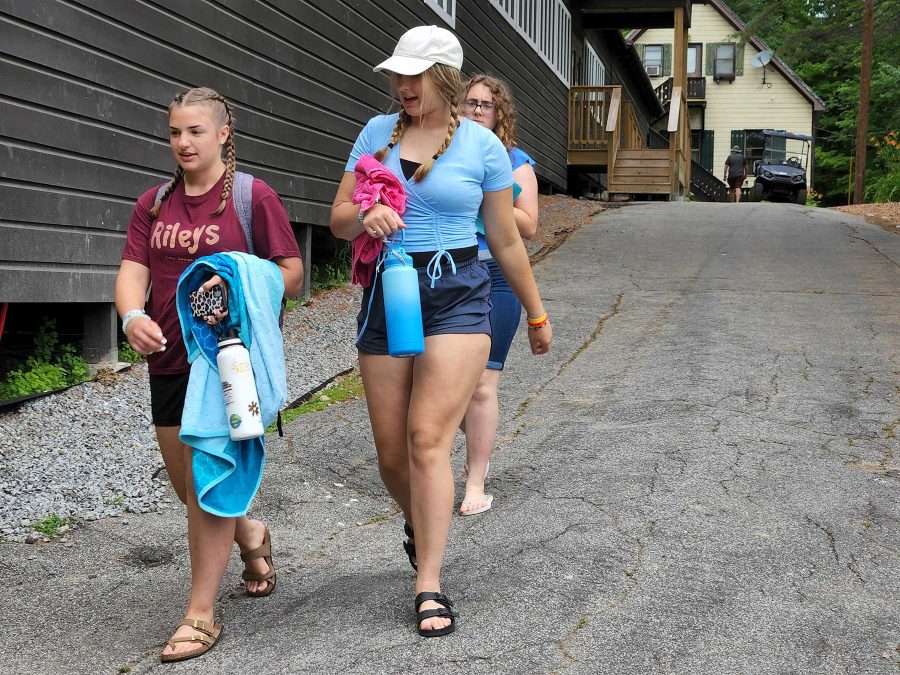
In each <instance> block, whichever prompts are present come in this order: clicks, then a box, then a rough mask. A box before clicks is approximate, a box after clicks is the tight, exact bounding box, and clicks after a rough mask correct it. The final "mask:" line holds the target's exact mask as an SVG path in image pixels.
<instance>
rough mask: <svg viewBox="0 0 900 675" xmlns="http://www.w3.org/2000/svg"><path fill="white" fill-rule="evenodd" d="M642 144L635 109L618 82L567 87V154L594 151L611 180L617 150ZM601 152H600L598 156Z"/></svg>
mask: <svg viewBox="0 0 900 675" xmlns="http://www.w3.org/2000/svg"><path fill="white" fill-rule="evenodd" d="M643 147H645V143H644V136H643V134H642V133H641V127H640V124H639V122H638V116H637V112H636V110H635V107H634V105H633V104H632V102H631V100H630V99H629V98H628V95H627V94H626V93H625V92H624V90H623V89H622V87H621V86H620V85H609V86H604V87H572V88H571V89H570V90H569V155H570V157H572V156H573V155H575V154H578V153H584V154H587V153H596V154H593V155H592V156H593V157H601V156H602V161H596V162H591V163H596V164H605V165H606V166H607V179H608V181H609V182H612V176H613V172H614V170H615V163H616V154H617V153H618V151H619V150H639V149H641V148H643ZM601 153H602V155H601Z"/></svg>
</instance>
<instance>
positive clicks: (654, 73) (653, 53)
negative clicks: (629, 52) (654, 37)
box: [644, 45, 663, 77]
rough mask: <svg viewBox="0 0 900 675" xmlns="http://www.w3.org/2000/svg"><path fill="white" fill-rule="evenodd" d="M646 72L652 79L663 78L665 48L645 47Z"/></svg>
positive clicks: (656, 46)
mask: <svg viewBox="0 0 900 675" xmlns="http://www.w3.org/2000/svg"><path fill="white" fill-rule="evenodd" d="M644 70H646V71H647V74H648V75H649V76H650V77H662V74H663V46H662V45H644Z"/></svg>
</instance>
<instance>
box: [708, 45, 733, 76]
mask: <svg viewBox="0 0 900 675" xmlns="http://www.w3.org/2000/svg"><path fill="white" fill-rule="evenodd" d="M715 59H716V60H715V64H714V67H713V78H714V79H716V80H734V76H735V67H734V62H735V45H734V43H731V42H726V43H723V44H718V45H716V56H715Z"/></svg>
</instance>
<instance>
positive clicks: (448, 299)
mask: <svg viewBox="0 0 900 675" xmlns="http://www.w3.org/2000/svg"><path fill="white" fill-rule="evenodd" d="M443 267H444V270H443V275H442V276H441V278H440V279H438V280H437V283H436V284H435V285H434V288H432V287H431V279H429V278H428V274H427V273H426V270H425V268H424V267H423V268H417V269H416V271H417V272H418V273H419V297H420V299H421V302H422V324H423V327H424V329H425V337H428V336H429V335H443V334H447V333H457V334H467V333H484V334H485V335H490V334H491V321H490V319H489V318H488V316H489V314H490V312H491V277H490V274H489V273H488V270H487V267H485V265H484V263H482V262H479V261H478V259H477V258H474V257H473V258H470V259H469V260H467V261H465V262H463V263H458V264H457V265H456V274H454V273H453V270H451V269H450V266H449V265H447V264H444V266H443ZM373 288H374V289H375V298H374V299H373V301H372V307H371V310H370V309H369V297H370V296H371V294H372V289H373ZM367 311H368V314H369V322H368V324H367V325H366V332H365V333H363V334H362V335H361V336H360V338H359V340H357V342H356V346H357V348H358V349H359V351H361V352H363V353H364V354H379V355H386V354H387V353H388V348H387V326H386V324H385V319H384V296H383V295H382V290H381V282H380V279H379V281H378V282H377V283H375V284H373V285H372V286H369V287H368V288H367V289H365V291H364V292H363V297H362V308H361V309H360V311H359V314H358V315H357V317H356V332H357V334H358V333H359V331H360V329H361V328H362V327H363V323H364V322H365V321H366V312H367Z"/></svg>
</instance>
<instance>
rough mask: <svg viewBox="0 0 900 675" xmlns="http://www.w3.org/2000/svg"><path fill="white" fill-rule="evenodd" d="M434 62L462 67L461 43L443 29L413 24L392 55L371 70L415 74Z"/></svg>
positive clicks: (457, 67)
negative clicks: (413, 26)
mask: <svg viewBox="0 0 900 675" xmlns="http://www.w3.org/2000/svg"><path fill="white" fill-rule="evenodd" d="M435 63H443V64H445V65H448V66H452V67H453V68H456V69H457V70H462V64H463V51H462V45H460V44H459V40H457V39H456V36H455V35H454V34H453V33H451V32H450V31H449V30H447V29H446V28H440V27H439V26H416V27H415V28H410V29H409V30H408V31H406V32H405V33H404V34H403V35H401V36H400V39H399V40H398V41H397V46H396V47H394V53H393V55H392V56H391V58H389V59H387V60H386V61H382V62H381V63H379V64H378V65H377V66H375V67H374V68H373V69H372V70H374V71H375V72H376V73H377V72H378V71H380V70H389V71H391V72H392V73H397V74H398V75H418V74H420V73H424V72H425V71H426V70H428V69H429V68H431V66H433V65H434V64H435Z"/></svg>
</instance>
